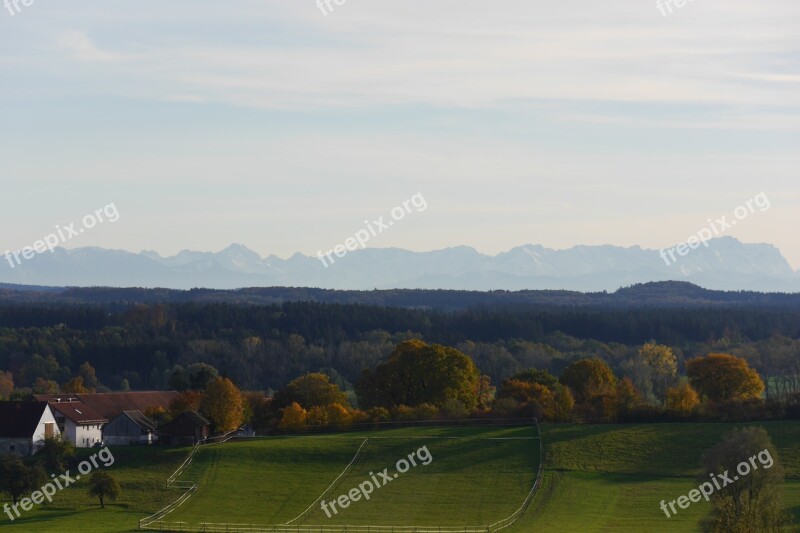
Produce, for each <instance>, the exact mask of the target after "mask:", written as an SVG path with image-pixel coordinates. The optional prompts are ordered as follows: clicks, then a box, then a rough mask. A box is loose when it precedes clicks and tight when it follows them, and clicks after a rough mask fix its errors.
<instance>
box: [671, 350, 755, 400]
mask: <svg viewBox="0 0 800 533" xmlns="http://www.w3.org/2000/svg"><path fill="white" fill-rule="evenodd" d="M686 375H687V376H688V377H689V380H690V381H691V383H692V387H694V389H695V390H696V391H697V392H698V393H700V394H701V395H703V396H706V397H707V398H708V399H710V400H711V401H714V402H726V401H730V400H746V399H749V398H758V397H759V396H761V393H762V392H764V382H763V381H761V377H760V376H759V375H758V372H756V371H755V370H754V369H752V368H750V365H749V364H748V363H747V361H745V360H744V359H742V358H739V357H735V356H733V355H729V354H724V353H710V354H708V355H706V356H705V357H695V358H694V359H689V360H688V361H686Z"/></svg>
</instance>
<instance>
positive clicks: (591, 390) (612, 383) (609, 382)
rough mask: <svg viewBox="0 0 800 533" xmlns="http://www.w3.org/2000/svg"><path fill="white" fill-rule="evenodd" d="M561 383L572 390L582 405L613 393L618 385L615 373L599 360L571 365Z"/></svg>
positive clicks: (581, 361)
mask: <svg viewBox="0 0 800 533" xmlns="http://www.w3.org/2000/svg"><path fill="white" fill-rule="evenodd" d="M559 381H560V382H561V384H562V385H566V386H568V387H569V388H570V389H571V390H572V392H573V394H574V395H575V400H577V401H578V402H580V403H585V402H587V401H589V400H591V399H592V398H595V397H597V396H602V395H607V394H608V393H610V392H613V391H614V389H615V387H616V384H617V378H616V377H615V376H614V372H612V371H611V368H610V367H609V366H608V364H607V363H606V362H605V361H603V360H602V359H598V358H592V359H581V360H579V361H575V362H574V363H571V364H570V365H569V366H567V368H565V369H564V372H563V373H562V374H561V378H560V380H559Z"/></svg>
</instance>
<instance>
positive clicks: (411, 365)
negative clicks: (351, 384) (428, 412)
mask: <svg viewBox="0 0 800 533" xmlns="http://www.w3.org/2000/svg"><path fill="white" fill-rule="evenodd" d="M479 389H480V373H479V372H478V369H477V367H476V366H475V363H473V362H472V359H470V358H469V357H468V356H466V355H464V354H463V353H461V352H460V351H458V350H456V349H455V348H451V347H448V346H442V345H439V344H426V343H424V342H422V341H420V340H416V339H415V340H409V341H405V342H402V343H400V344H399V345H398V346H397V347H396V348H395V350H394V351H393V352H392V354H391V356H390V357H389V359H388V360H387V361H386V362H385V363H383V364H381V365H378V367H377V368H376V369H375V371H374V372H373V371H371V370H365V371H364V373H363V374H362V377H361V379H360V380H359V382H358V384H357V385H356V394H357V395H358V400H359V404H360V406H361V407H362V408H366V409H369V408H370V407H377V406H380V407H387V408H393V407H398V406H401V405H405V406H408V407H414V406H417V405H420V404H423V403H429V404H431V405H434V406H436V407H440V406H442V405H443V404H444V403H445V402H446V401H447V400H449V399H451V398H455V399H457V400H459V401H460V402H461V403H463V404H464V406H465V407H466V408H467V409H468V410H472V409H474V408H475V407H476V406H477V404H478V391H479Z"/></svg>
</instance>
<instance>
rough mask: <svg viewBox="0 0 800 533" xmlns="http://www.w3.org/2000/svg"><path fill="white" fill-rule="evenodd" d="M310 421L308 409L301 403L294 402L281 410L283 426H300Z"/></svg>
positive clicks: (280, 424) (280, 425)
mask: <svg viewBox="0 0 800 533" xmlns="http://www.w3.org/2000/svg"><path fill="white" fill-rule="evenodd" d="M307 423H308V411H306V410H305V409H303V408H302V407H301V406H300V404H299V403H297V402H292V404H291V405H290V406H288V407H285V408H284V409H282V410H281V421H280V423H279V425H278V426H279V427H281V428H300V427H303V426H305V425H306V424H307Z"/></svg>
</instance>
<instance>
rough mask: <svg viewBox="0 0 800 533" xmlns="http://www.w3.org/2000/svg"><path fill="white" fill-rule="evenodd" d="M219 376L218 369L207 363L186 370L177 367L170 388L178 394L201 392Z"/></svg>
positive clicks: (191, 366) (173, 371) (170, 380)
mask: <svg viewBox="0 0 800 533" xmlns="http://www.w3.org/2000/svg"><path fill="white" fill-rule="evenodd" d="M167 371H169V370H167ZM218 376H219V372H218V371H217V369H216V368H214V367H213V366H211V365H208V364H205V363H195V364H193V365H189V366H188V367H186V368H183V367H182V366H180V365H175V368H174V369H173V370H172V375H171V376H170V378H169V386H170V387H171V388H173V389H175V390H176V391H178V392H184V391H187V390H195V391H201V390H204V389H205V388H206V387H207V386H208V385H209V384H210V383H211V382H212V381H214V379H215V378H217V377H218Z"/></svg>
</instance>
